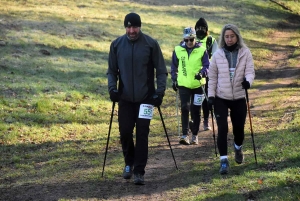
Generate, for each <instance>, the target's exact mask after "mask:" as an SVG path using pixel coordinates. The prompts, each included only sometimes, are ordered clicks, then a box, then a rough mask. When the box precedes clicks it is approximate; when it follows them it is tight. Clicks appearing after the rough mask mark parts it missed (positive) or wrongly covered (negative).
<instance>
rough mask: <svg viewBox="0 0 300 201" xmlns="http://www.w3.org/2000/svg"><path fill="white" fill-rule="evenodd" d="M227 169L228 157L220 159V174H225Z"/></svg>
mask: <svg viewBox="0 0 300 201" xmlns="http://www.w3.org/2000/svg"><path fill="white" fill-rule="evenodd" d="M228 171H229V162H228V159H227V158H225V159H222V160H221V167H220V174H227V173H228Z"/></svg>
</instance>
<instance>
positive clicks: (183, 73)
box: [175, 46, 206, 89]
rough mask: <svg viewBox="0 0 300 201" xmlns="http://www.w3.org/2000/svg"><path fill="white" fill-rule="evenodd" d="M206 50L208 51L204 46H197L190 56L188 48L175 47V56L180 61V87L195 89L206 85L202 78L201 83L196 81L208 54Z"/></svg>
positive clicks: (178, 77) (178, 81)
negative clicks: (196, 76)
mask: <svg viewBox="0 0 300 201" xmlns="http://www.w3.org/2000/svg"><path fill="white" fill-rule="evenodd" d="M205 50H206V49H205V48H204V47H202V46H196V47H195V48H194V49H193V50H192V52H191V53H190V55H188V52H187V50H186V48H184V47H182V46H176V47H175V54H176V56H177V59H178V75H177V83H178V86H183V87H186V88H189V89H195V88H199V87H201V86H202V85H205V83H206V79H205V78H202V79H201V80H200V81H199V80H196V79H195V75H196V74H198V73H199V72H200V71H201V69H202V67H203V65H202V58H203V55H204V54H205V53H206V51H205Z"/></svg>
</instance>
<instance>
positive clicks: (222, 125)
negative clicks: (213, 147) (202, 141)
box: [214, 97, 247, 156]
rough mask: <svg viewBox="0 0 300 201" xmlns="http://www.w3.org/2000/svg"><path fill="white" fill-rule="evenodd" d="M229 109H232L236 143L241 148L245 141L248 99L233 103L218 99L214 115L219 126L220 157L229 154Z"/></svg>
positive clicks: (231, 117)
mask: <svg viewBox="0 0 300 201" xmlns="http://www.w3.org/2000/svg"><path fill="white" fill-rule="evenodd" d="M228 109H230V119H231V122H232V130H233V136H234V143H235V144H236V145H238V146H240V145H242V144H243V141H244V135H245V134H244V127H245V121H246V115H247V106H246V99H244V98H243V99H238V100H233V101H232V100H225V99H221V98H218V97H216V99H215V105H214V113H215V116H216V119H217V124H218V138H217V143H218V149H219V153H220V156H225V155H227V152H228V147H227V135H228V120H227V119H228Z"/></svg>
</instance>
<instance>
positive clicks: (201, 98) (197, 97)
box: [194, 94, 205, 105]
mask: <svg viewBox="0 0 300 201" xmlns="http://www.w3.org/2000/svg"><path fill="white" fill-rule="evenodd" d="M204 98H205V96H204V94H195V95H194V105H202V102H203V101H204Z"/></svg>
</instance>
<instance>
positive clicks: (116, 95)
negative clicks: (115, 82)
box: [109, 89, 120, 102]
mask: <svg viewBox="0 0 300 201" xmlns="http://www.w3.org/2000/svg"><path fill="white" fill-rule="evenodd" d="M109 98H110V100H111V101H112V102H119V100H120V97H119V93H118V90H117V89H113V90H111V91H110V92H109Z"/></svg>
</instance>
